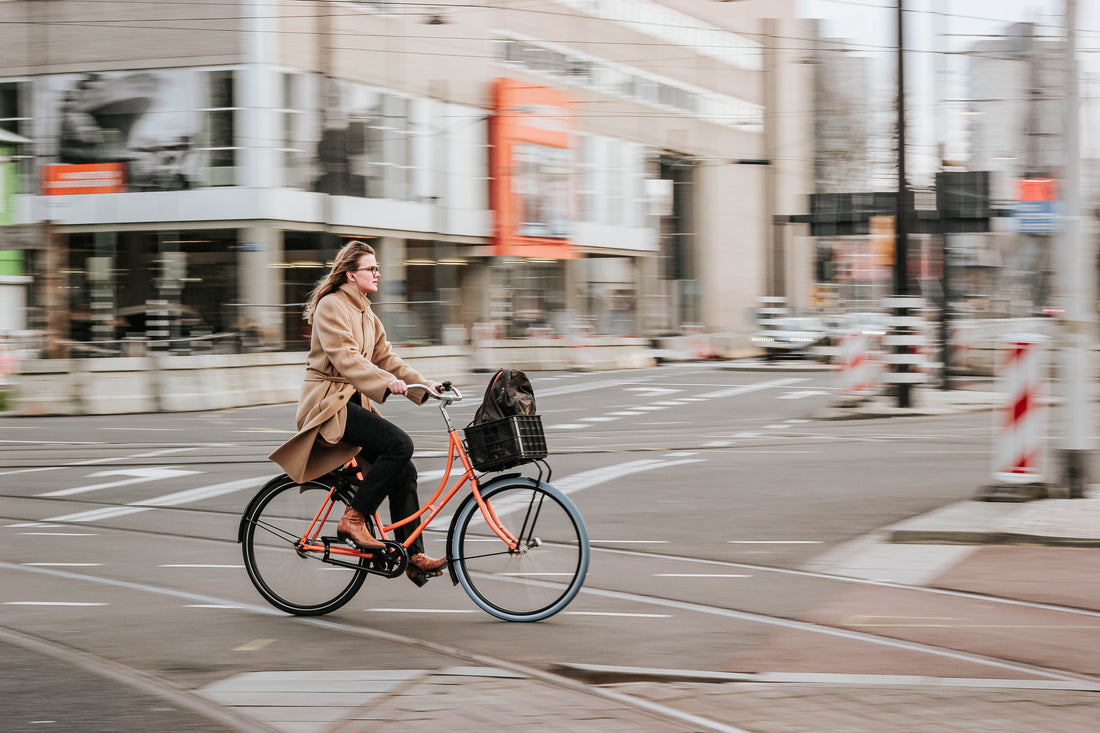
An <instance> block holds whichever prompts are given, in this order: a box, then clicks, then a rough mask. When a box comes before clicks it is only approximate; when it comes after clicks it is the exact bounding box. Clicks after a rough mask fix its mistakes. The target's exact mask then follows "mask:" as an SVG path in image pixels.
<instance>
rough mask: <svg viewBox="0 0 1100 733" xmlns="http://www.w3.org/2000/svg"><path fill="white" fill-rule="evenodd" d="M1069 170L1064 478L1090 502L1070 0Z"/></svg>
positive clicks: (1072, 9)
mask: <svg viewBox="0 0 1100 733" xmlns="http://www.w3.org/2000/svg"><path fill="white" fill-rule="evenodd" d="M1065 18H1066V64H1065V74H1066V77H1065V78H1066V109H1065V142H1066V144H1065V150H1066V167H1065V182H1064V186H1063V189H1064V190H1063V205H1064V206H1065V212H1064V214H1065V215H1064V217H1063V224H1062V238H1061V248H1060V249H1061V258H1060V263H1059V264H1060V267H1059V269H1060V275H1061V276H1060V278H1059V279H1060V281H1061V286H1062V297H1063V300H1064V307H1065V313H1064V319H1063V321H1062V345H1061V346H1062V348H1061V356H1062V384H1063V387H1064V400H1063V402H1064V419H1065V426H1064V431H1065V434H1064V442H1063V451H1062V459H1063V463H1062V479H1063V481H1064V482H1065V484H1066V488H1067V489H1068V490H1069V496H1070V498H1072V499H1080V498H1084V495H1085V484H1086V477H1087V473H1088V471H1087V468H1088V467H1087V463H1086V458H1087V456H1088V450H1089V447H1090V444H1091V442H1092V439H1091V437H1090V436H1091V434H1092V431H1091V429H1090V425H1089V411H1090V410H1091V409H1092V400H1091V399H1090V397H1091V396H1090V394H1089V386H1090V380H1089V374H1090V372H1091V368H1090V367H1091V359H1090V355H1091V347H1092V343H1093V329H1094V323H1093V317H1092V314H1091V308H1090V305H1091V300H1092V299H1091V298H1090V296H1089V294H1090V293H1091V291H1092V288H1091V287H1090V278H1093V277H1095V272H1096V270H1095V264H1094V263H1095V260H1094V259H1093V258H1092V257H1091V256H1089V255H1088V252H1089V250H1088V248H1087V247H1086V245H1085V242H1084V239H1083V237H1082V236H1081V228H1082V217H1081V191H1080V162H1079V159H1078V155H1079V152H1080V151H1079V147H1080V139H1079V127H1080V108H1079V102H1078V88H1077V28H1076V21H1077V3H1076V0H1066V12H1065Z"/></svg>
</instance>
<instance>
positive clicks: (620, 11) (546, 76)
mask: <svg viewBox="0 0 1100 733" xmlns="http://www.w3.org/2000/svg"><path fill="white" fill-rule="evenodd" d="M94 5H95V8H94V10H93V9H91V8H90V7H89V4H88V3H85V2H78V1H75V0H73V1H67V0H50V1H49V2H31V1H19V0H15V1H13V2H5V3H0V21H2V23H0V36H3V37H4V40H5V43H4V44H3V45H2V46H0V128H2V129H3V130H6V131H7V132H8V133H12V134H13V140H16V141H15V142H5V141H3V140H0V145H6V146H7V156H6V157H5V160H6V161H7V162H5V163H3V164H2V165H3V166H4V167H5V168H6V170H7V173H6V178H5V180H7V181H10V185H8V186H6V187H5V201H4V203H5V219H4V221H3V222H2V223H4V224H7V225H8V226H5V227H0V252H2V253H3V254H4V259H3V260H2V261H0V265H2V267H3V268H4V269H3V271H0V290H2V291H3V292H5V293H7V294H8V295H7V296H5V297H10V298H11V301H10V302H16V300H15V299H16V298H18V297H21V298H22V299H23V302H24V303H25V308H24V309H23V313H24V318H23V320H24V322H23V323H22V324H16V325H21V326H23V327H25V328H30V329H38V330H42V331H45V332H47V333H49V334H50V341H51V343H53V344H56V343H63V342H67V341H76V342H84V341H90V342H102V343H104V344H105V343H106V342H108V341H117V340H118V339H119V338H120V337H122V336H125V335H127V334H133V333H142V334H144V335H147V336H148V335H152V336H158V337H166V336H171V337H173V338H176V337H178V338H196V337H199V336H202V335H208V336H211V337H214V336H217V335H218V334H228V333H234V334H242V333H246V334H250V336H251V337H253V338H255V339H256V341H257V342H259V343H263V344H265V345H267V346H268V347H270V348H299V347H300V346H302V345H303V343H304V342H305V339H307V338H308V332H307V330H306V329H305V324H304V322H303V321H302V320H301V318H300V310H301V306H300V304H301V303H302V302H303V301H304V300H305V299H306V295H307V293H308V292H309V290H310V289H311V288H312V286H313V284H314V283H315V282H316V280H317V279H318V278H319V277H320V276H321V275H322V274H323V273H324V272H325V270H326V268H327V263H329V262H330V261H331V258H332V256H333V255H334V254H335V252H336V250H337V249H338V248H339V246H340V245H341V243H342V242H344V241H347V240H348V239H349V238H359V239H365V240H368V241H370V242H371V243H372V244H373V246H374V247H375V248H376V250H377V252H378V257H379V262H380V264H381V265H382V268H383V269H382V291H381V292H380V293H379V296H378V298H377V299H376V300H377V309H378V310H379V312H380V313H381V314H382V315H383V318H384V319H385V320H386V322H387V326H388V328H389V329H390V331H391V336H392V338H393V339H394V340H395V341H399V342H412V343H417V342H428V343H431V342H440V341H442V340H444V339H446V338H448V337H450V336H451V335H455V334H461V333H462V332H463V331H464V332H465V333H472V330H473V327H474V325H475V324H492V325H493V329H494V331H495V333H497V334H500V335H507V336H520V335H524V334H528V333H540V334H541V333H546V334H567V333H569V332H572V331H575V330H582V331H586V332H589V331H591V332H598V333H607V334H644V335H656V334H661V333H675V332H677V331H678V330H679V329H680V328H682V326H683V325H685V324H699V325H702V326H704V327H705V328H707V329H708V330H712V331H733V330H744V329H746V328H749V327H750V326H751V317H752V316H751V314H752V310H753V307H754V305H755V303H756V301H757V299H758V297H759V296H762V295H767V294H779V295H784V296H786V297H788V299H789V300H790V301H791V302H792V303H793V304H797V303H798V301H799V300H800V299H803V300H805V299H806V298H808V290H809V284H810V283H811V282H812V266H813V252H812V248H811V246H810V244H809V240H808V238H806V237H802V236H800V234H801V233H800V231H799V230H798V228H797V227H795V226H790V225H788V226H785V227H784V226H778V225H774V224H773V220H774V215H775V214H777V213H787V212H790V211H797V210H800V209H801V208H802V207H803V206H804V195H805V194H807V193H808V192H809V190H810V187H811V185H812V145H813V142H812V141H813V132H812V115H811V110H812V93H811V92H810V90H811V79H810V76H809V69H810V68H811V67H810V66H808V65H805V64H804V63H802V62H803V61H805V59H806V57H807V56H808V53H809V52H808V51H803V49H810V48H811V46H812V44H811V40H810V38H809V36H810V35H811V34H810V33H809V32H808V28H809V26H807V25H806V24H804V23H803V22H801V21H797V20H795V18H794V10H793V6H794V3H793V2H770V3H741V4H733V3H711V2H703V1H702V0H698V1H696V0H667V1H662V2H656V1H653V0H631V1H630V2H623V1H622V0H556V1H555V0H546V1H545V2H535V3H526V4H524V5H523V6H522V8H521V7H517V6H512V5H509V4H502V5H501V6H500V7H493V6H492V5H489V6H472V5H470V4H467V3H459V2H439V3H433V4H432V5H431V6H425V5H423V4H420V3H403V2H397V1H393V2H382V1H376V2H342V1H330V0H236V1H233V0H227V1H226V2H223V3H220V4H217V5H209V4H192V5H187V4H183V5H177V4H173V3H142V4H137V5H135V4H133V3H126V2H118V3H115V2H111V1H110V0H103V2H97V3H95V4H94ZM757 6H758V7H757ZM765 12H766V14H767V15H768V16H769V17H768V18H763V17H761V14H762V13H765ZM18 138H21V139H24V140H26V141H28V142H19V141H18V140H17V139H18ZM775 291H783V292H778V293H777V292H775ZM5 326H6V327H8V328H12V325H11V324H5ZM55 351H58V352H63V351H64V349H55ZM110 351H111V349H110V348H107V347H106V346H105V347H104V352H103V353H109V352H110Z"/></svg>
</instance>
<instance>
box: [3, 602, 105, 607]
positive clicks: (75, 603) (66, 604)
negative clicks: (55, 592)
mask: <svg viewBox="0 0 1100 733" xmlns="http://www.w3.org/2000/svg"><path fill="white" fill-rule="evenodd" d="M4 605H5V606H106V605H107V604H106V603H89V602H86V601H4Z"/></svg>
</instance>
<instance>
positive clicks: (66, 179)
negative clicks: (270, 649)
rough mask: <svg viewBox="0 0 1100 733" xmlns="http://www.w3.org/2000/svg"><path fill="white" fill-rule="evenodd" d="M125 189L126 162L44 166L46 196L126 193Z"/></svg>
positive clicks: (43, 182)
mask: <svg viewBox="0 0 1100 733" xmlns="http://www.w3.org/2000/svg"><path fill="white" fill-rule="evenodd" d="M125 191H126V164H125V163H85V164H81V165H47V166H43V167H42V193H43V194H45V195H46V196H61V195H67V194H77V193H124V192H125Z"/></svg>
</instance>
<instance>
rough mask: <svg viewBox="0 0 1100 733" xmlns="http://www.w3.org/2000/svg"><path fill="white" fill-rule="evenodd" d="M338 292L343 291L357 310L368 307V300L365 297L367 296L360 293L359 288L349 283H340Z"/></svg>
mask: <svg viewBox="0 0 1100 733" xmlns="http://www.w3.org/2000/svg"><path fill="white" fill-rule="evenodd" d="M338 292H341V293H343V294H344V297H345V298H346V299H347V300H348V301H349V302H350V303H351V304H352V305H353V306H355V308H356V310H358V311H359V312H360V313H362V312H363V311H365V310H366V309H367V308H369V307H370V300H368V299H367V296H366V295H364V294H363V293H360V292H359V288H357V287H355V286H354V285H352V284H351V283H344V284H343V285H341V286H340V290H339V291H338Z"/></svg>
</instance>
